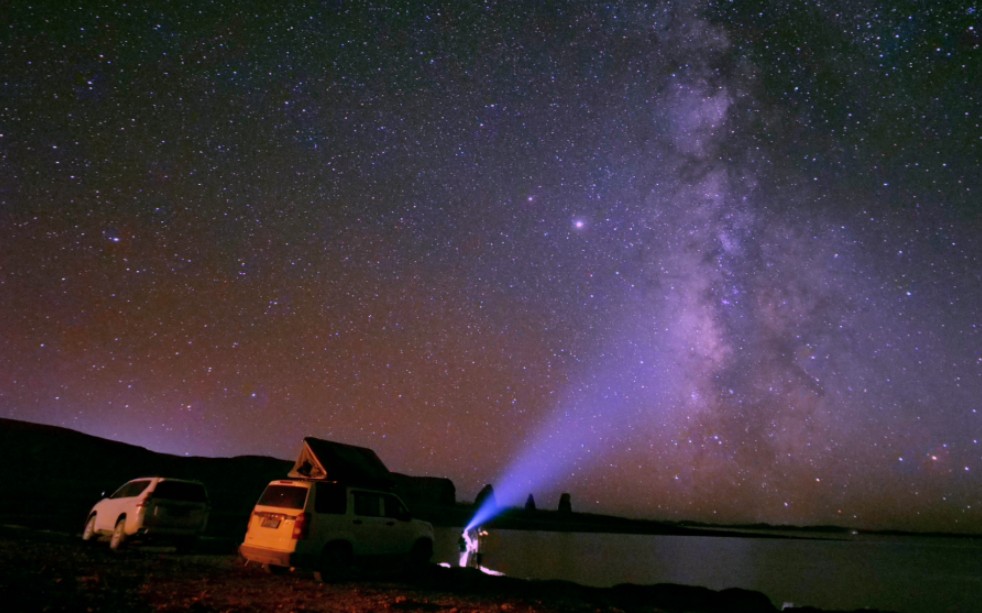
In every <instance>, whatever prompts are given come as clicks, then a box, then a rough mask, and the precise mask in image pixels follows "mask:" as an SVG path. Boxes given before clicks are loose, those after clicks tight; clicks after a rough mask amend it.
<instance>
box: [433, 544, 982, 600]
mask: <svg viewBox="0 0 982 613" xmlns="http://www.w3.org/2000/svg"><path fill="white" fill-rule="evenodd" d="M459 536H460V531H459V530H455V529H450V528H438V529H437V534H436V537H437V543H436V555H435V559H436V560H437V561H444V562H450V563H451V564H457V562H458V557H459V556H458V550H457V538H458V537H459ZM484 565H485V566H487V567H488V568H492V569H495V570H498V571H501V572H504V573H505V574H506V575H509V576H512V577H519V578H526V579H565V580H568V581H574V582H576V583H580V584H583V585H590V586H596V587H609V586H613V585H617V584H618V583H635V584H639V585H646V584H655V583H677V584H683V585H696V586H703V587H708V588H711V589H714V590H722V589H725V588H729V587H739V588H745V589H749V590H755V591H758V592H762V593H764V594H765V595H767V597H768V598H770V600H771V602H773V603H774V605H775V606H776V607H778V608H779V609H780V608H781V607H782V606H784V605H786V604H788V605H790V604H794V605H797V606H813V607H819V608H822V609H845V610H853V609H860V608H877V609H884V610H890V611H899V612H901V613H941V612H949V611H950V612H958V613H972V612H982V539H978V538H975V539H970V538H961V539H959V538H930V537H886V536H865V535H859V536H855V537H851V538H848V539H844V540H820V539H769V538H745V537H704V536H650V535H635V534H586V533H561V532H526V531H516V530H495V531H492V532H491V534H490V535H488V536H487V537H485V541H484Z"/></svg>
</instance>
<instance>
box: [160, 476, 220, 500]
mask: <svg viewBox="0 0 982 613" xmlns="http://www.w3.org/2000/svg"><path fill="white" fill-rule="evenodd" d="M153 495H154V498H166V499H167V500H181V501H184V502H208V494H207V493H206V492H205V488H204V486H203V485H201V484H200V483H188V482H187V481H161V482H160V483H158V484H157V487H156V488H154V490H153Z"/></svg>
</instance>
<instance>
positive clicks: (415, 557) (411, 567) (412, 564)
mask: <svg viewBox="0 0 982 613" xmlns="http://www.w3.org/2000/svg"><path fill="white" fill-rule="evenodd" d="M432 557H433V541H431V540H429V539H419V540H418V541H416V542H415V543H413V548H412V549H410V550H409V553H408V554H406V561H405V566H404V569H405V572H406V575H408V576H409V578H411V579H413V578H419V577H422V576H423V575H424V574H425V571H426V568H427V567H428V566H429V564H430V558H432Z"/></svg>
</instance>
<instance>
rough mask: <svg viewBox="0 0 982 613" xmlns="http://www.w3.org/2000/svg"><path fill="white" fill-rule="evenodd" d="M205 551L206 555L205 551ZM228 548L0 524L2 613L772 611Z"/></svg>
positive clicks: (710, 600) (663, 589)
mask: <svg viewBox="0 0 982 613" xmlns="http://www.w3.org/2000/svg"><path fill="white" fill-rule="evenodd" d="M206 549H211V550H212V551H206ZM229 549H230V544H228V543H223V544H218V543H212V544H209V543H204V544H203V546H202V548H201V549H200V550H199V551H196V552H193V553H189V554H180V553H177V552H176V551H175V550H173V549H172V548H167V547H150V546H142V547H141V546H134V547H130V548H127V549H125V550H123V551H120V552H111V551H109V549H108V547H106V546H105V544H104V543H97V544H85V543H82V542H81V540H80V539H79V538H78V537H77V536H76V535H69V534H63V533H57V532H44V531H38V530H29V529H24V528H13V527H2V528H0V609H2V610H4V611H199V612H217V611H325V612H327V611H330V612H333V611H345V612H347V611H446V612H448V613H449V612H454V611H459V612H465V611H480V612H486V611H497V612H501V611H515V612H519V611H541V612H550V611H556V612H559V611H572V612H577V611H645V612H659V611H665V612H668V611H675V612H681V611H686V612H716V611H719V612H723V611H726V612H739V611H745V612H751V611H753V612H758V611H760V612H772V611H775V608H774V607H773V605H772V604H771V602H770V601H769V600H768V599H767V598H766V597H765V596H764V595H762V594H758V593H755V592H747V591H742V590H726V591H723V592H714V591H711V590H707V589H703V588H695V587H684V586H673V585H660V586H619V587H615V588H610V589H598V588H587V587H583V586H579V585H576V584H573V583H568V582H552V581H549V582H542V581H523V580H518V579H510V578H506V577H489V576H487V575H483V574H481V573H479V572H477V571H474V570H470V569H460V568H455V569H447V568H440V567H437V566H433V567H431V568H429V569H427V570H426V571H425V572H423V573H420V575H419V576H417V577H413V578H409V577H405V576H404V575H403V574H402V573H401V572H397V571H395V570H384V569H383V570H379V569H374V570H362V571H361V572H356V573H355V574H354V576H352V577H351V578H349V579H347V580H345V581H341V582H336V583H330V584H324V583H319V582H317V581H315V580H314V578H313V576H312V575H311V574H309V573H302V572H295V573H289V574H286V575H270V574H268V573H266V572H264V571H263V569H262V568H260V567H257V566H254V565H252V566H250V565H247V564H245V563H243V561H242V560H241V559H240V558H238V557H237V556H236V555H235V554H234V553H232V552H231V551H230V550H229Z"/></svg>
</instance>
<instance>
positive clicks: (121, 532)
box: [109, 517, 126, 551]
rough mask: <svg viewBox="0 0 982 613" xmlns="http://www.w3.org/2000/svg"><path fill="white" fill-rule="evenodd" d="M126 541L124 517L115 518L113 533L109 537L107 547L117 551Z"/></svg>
mask: <svg viewBox="0 0 982 613" xmlns="http://www.w3.org/2000/svg"><path fill="white" fill-rule="evenodd" d="M125 543H126V518H125V517H120V518H119V519H118V520H116V526H115V527H114V528H113V535H112V537H111V538H110V539H109V548H110V549H112V550H113V551H118V550H120V549H122V548H123V545H124V544H125Z"/></svg>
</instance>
